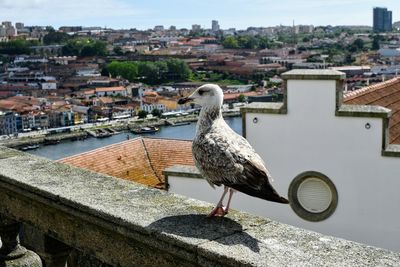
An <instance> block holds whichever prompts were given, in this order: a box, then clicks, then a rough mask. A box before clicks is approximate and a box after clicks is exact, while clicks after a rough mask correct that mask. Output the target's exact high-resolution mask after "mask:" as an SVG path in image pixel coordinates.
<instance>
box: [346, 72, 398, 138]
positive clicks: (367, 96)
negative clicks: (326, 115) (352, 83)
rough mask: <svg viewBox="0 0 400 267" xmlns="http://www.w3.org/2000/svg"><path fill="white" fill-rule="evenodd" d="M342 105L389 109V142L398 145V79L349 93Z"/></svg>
mask: <svg viewBox="0 0 400 267" xmlns="http://www.w3.org/2000/svg"><path fill="white" fill-rule="evenodd" d="M344 103H345V104H355V105H377V106H382V107H386V108H388V109H391V110H392V117H391V118H390V120H389V142H390V143H396V144H400V77H396V78H393V79H390V80H387V81H385V82H382V83H377V84H374V85H371V86H367V87H364V88H361V89H359V90H355V91H353V92H349V93H347V94H346V95H345V97H344Z"/></svg>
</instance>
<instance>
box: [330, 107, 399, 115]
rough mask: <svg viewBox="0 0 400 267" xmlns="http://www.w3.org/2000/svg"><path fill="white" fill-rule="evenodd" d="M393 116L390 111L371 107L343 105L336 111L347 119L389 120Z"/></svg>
mask: <svg viewBox="0 0 400 267" xmlns="http://www.w3.org/2000/svg"><path fill="white" fill-rule="evenodd" d="M391 114H392V112H391V110H390V109H387V108H384V107H381V106H370V105H341V106H340V108H339V109H338V110H337V111H336V115H338V116H347V117H368V118H389V117H390V116H391Z"/></svg>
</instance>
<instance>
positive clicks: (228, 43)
mask: <svg viewBox="0 0 400 267" xmlns="http://www.w3.org/2000/svg"><path fill="white" fill-rule="evenodd" d="M222 46H223V47H224V48H231V49H235V48H239V44H238V41H237V40H236V38H235V37H233V36H227V37H226V38H225V39H224V40H223V41H222Z"/></svg>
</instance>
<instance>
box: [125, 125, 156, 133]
mask: <svg viewBox="0 0 400 267" xmlns="http://www.w3.org/2000/svg"><path fill="white" fill-rule="evenodd" d="M159 130H160V128H158V127H156V126H146V127H142V128H139V129H132V130H131V132H132V133H134V134H147V133H155V132H158V131H159Z"/></svg>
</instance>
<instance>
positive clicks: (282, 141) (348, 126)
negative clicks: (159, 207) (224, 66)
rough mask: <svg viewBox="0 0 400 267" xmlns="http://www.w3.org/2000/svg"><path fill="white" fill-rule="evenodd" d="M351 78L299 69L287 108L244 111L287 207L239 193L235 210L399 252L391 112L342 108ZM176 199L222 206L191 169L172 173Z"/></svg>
mask: <svg viewBox="0 0 400 267" xmlns="http://www.w3.org/2000/svg"><path fill="white" fill-rule="evenodd" d="M344 76H345V75H344V74H343V73H341V72H338V71H334V70H293V71H290V72H287V73H285V74H283V75H282V77H283V79H284V87H285V99H284V102H283V103H252V104H250V105H248V106H247V107H245V108H242V115H243V133H244V135H245V137H246V138H247V140H248V141H249V142H250V143H251V145H252V146H253V147H254V148H255V150H256V152H257V153H259V154H260V156H261V157H262V158H263V159H264V161H265V162H266V165H267V167H268V169H269V170H270V172H271V174H272V176H273V178H274V180H275V181H274V183H273V185H274V187H275V188H276V189H277V191H278V192H279V193H280V194H282V195H284V196H288V198H289V200H290V202H291V204H290V205H286V206H285V205H282V204H276V203H271V202H267V201H264V200H260V199H257V198H253V197H250V196H247V195H245V194H242V193H236V194H235V195H234V198H233V203H232V207H233V208H236V209H240V210H244V211H248V212H251V213H254V214H258V215H261V216H265V217H268V218H271V219H273V220H277V221H280V222H284V223H288V224H291V225H295V226H298V227H302V228H305V229H310V230H314V231H317V232H321V233H324V234H328V235H334V236H337V237H342V238H345V239H349V240H354V241H358V242H361V243H366V244H369V245H374V246H378V247H383V248H387V249H391V250H395V251H400V223H399V221H400V210H399V207H398V206H399V204H400V194H399V188H400V158H399V157H400V145H394V144H390V145H389V144H388V121H389V118H390V116H391V112H390V110H388V109H386V108H383V107H379V106H358V105H343V104H342V98H343V95H342V94H343V93H342V92H343V80H344V78H345V77H344ZM165 174H166V177H167V178H166V179H167V182H168V184H169V186H170V191H171V192H173V193H178V194H183V195H187V196H190V197H194V198H198V199H202V200H205V201H210V202H216V201H217V200H218V197H219V194H220V192H221V188H219V189H218V190H213V189H212V188H210V186H209V185H208V184H207V182H205V181H204V180H203V179H199V177H200V176H199V175H198V174H196V171H195V170H193V169H190V168H189V169H185V168H183V169H182V168H181V167H178V166H177V167H176V168H175V167H172V168H170V169H167V170H166V172H165Z"/></svg>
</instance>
